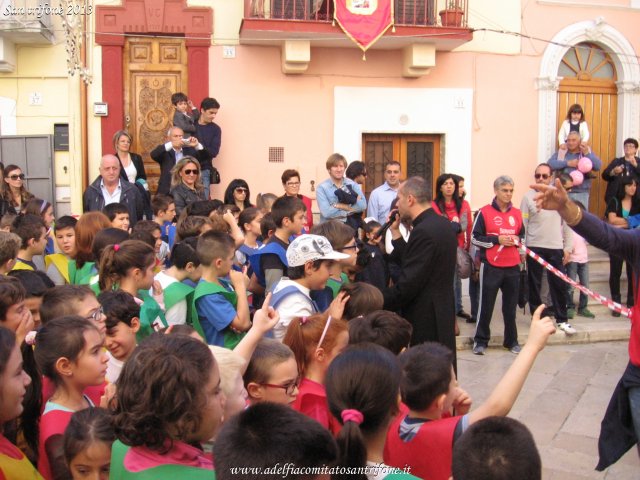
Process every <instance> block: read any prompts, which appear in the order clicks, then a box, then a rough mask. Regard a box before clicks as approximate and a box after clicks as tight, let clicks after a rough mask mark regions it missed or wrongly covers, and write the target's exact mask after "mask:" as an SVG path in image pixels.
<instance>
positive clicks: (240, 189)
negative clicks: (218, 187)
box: [224, 178, 253, 211]
mask: <svg viewBox="0 0 640 480" xmlns="http://www.w3.org/2000/svg"><path fill="white" fill-rule="evenodd" d="M249 198H251V193H250V192H249V185H247V182H245V181H244V180H242V179H241V178H236V179H234V180H231V183H229V186H228V187H227V189H226V190H225V192H224V204H225V205H237V206H238V208H239V209H240V211H242V210H244V209H245V208H249V207H252V206H253V205H251V201H250V200H249Z"/></svg>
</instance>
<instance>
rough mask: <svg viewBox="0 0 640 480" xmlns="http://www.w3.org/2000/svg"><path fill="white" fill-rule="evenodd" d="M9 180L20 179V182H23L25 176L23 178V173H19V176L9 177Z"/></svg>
mask: <svg viewBox="0 0 640 480" xmlns="http://www.w3.org/2000/svg"><path fill="white" fill-rule="evenodd" d="M9 178H10V179H11V180H18V179H20V180H24V179H25V176H24V173H21V174H20V175H17V174H14V175H9Z"/></svg>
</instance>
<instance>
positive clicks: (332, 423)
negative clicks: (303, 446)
mask: <svg viewBox="0 0 640 480" xmlns="http://www.w3.org/2000/svg"><path fill="white" fill-rule="evenodd" d="M293 409H294V410H297V411H298V412H300V413H304V414H305V415H306V416H308V417H311V418H313V419H314V420H316V421H317V422H318V423H320V425H322V426H323V427H324V428H326V429H327V430H329V431H330V432H331V433H333V434H334V435H337V434H338V433H339V432H340V429H341V428H342V425H340V422H339V421H338V419H336V418H335V417H334V416H333V415H331V412H330V411H329V404H328V403H327V391H326V390H325V388H324V385H322V384H320V383H318V382H314V381H313V380H309V379H308V378H303V379H302V382H301V383H300V387H298V396H297V397H296V400H295V402H293Z"/></svg>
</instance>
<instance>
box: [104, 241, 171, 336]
mask: <svg viewBox="0 0 640 480" xmlns="http://www.w3.org/2000/svg"><path fill="white" fill-rule="evenodd" d="M155 263H156V257H155V252H154V250H153V247H151V246H150V245H148V244H146V243H144V242H142V241H140V240H125V241H124V242H122V243H116V244H114V245H109V246H107V247H106V248H105V249H104V250H103V251H102V255H101V256H100V269H99V275H100V278H99V280H98V284H99V286H100V290H101V291H106V290H117V289H120V290H124V291H125V292H127V293H130V294H131V295H132V296H133V297H134V299H135V300H136V302H138V303H139V304H140V329H139V330H138V333H137V334H136V336H137V339H138V342H140V341H141V340H142V339H143V338H145V337H147V336H149V335H150V334H151V333H153V331H154V330H159V329H160V328H163V327H167V326H168V325H167V321H166V319H165V315H164V307H163V306H162V305H161V304H160V303H158V301H157V300H156V298H155V297H158V298H160V299H161V298H162V288H161V287H160V284H159V283H158V282H154V279H153V276H154V271H153V269H154V267H155ZM152 287H153V296H152V295H151V294H150V293H149V292H150V289H151V288H152Z"/></svg>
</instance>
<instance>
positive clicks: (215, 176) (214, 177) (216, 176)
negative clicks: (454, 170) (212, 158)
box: [211, 166, 220, 185]
mask: <svg viewBox="0 0 640 480" xmlns="http://www.w3.org/2000/svg"><path fill="white" fill-rule="evenodd" d="M211 183H212V184H214V185H218V184H219V183H220V172H219V171H218V169H217V168H216V167H214V166H211Z"/></svg>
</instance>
